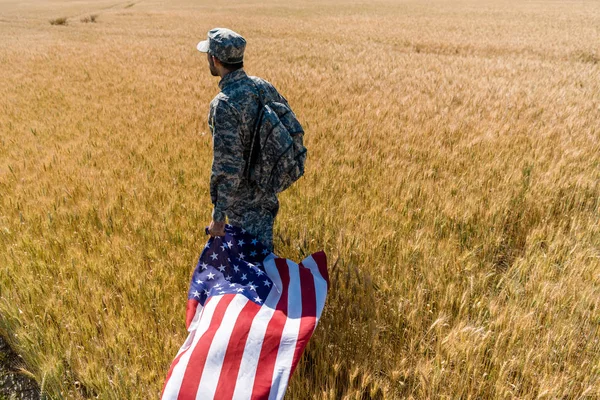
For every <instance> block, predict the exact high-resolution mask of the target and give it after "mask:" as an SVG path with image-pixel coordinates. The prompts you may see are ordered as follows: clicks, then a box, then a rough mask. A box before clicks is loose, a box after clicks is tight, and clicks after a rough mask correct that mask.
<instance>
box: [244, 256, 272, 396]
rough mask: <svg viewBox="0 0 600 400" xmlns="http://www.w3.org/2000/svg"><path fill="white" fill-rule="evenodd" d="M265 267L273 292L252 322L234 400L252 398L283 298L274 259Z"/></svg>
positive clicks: (266, 263) (270, 259) (268, 260)
mask: <svg viewBox="0 0 600 400" xmlns="http://www.w3.org/2000/svg"><path fill="white" fill-rule="evenodd" d="M263 265H264V267H265V271H266V272H267V276H268V277H269V278H270V279H271V280H272V281H273V286H272V287H271V291H270V292H269V295H268V296H267V299H266V300H265V302H264V304H263V306H262V307H261V308H260V310H259V311H258V313H257V314H256V315H255V316H254V320H253V321H252V325H251V327H250V332H249V333H248V340H247V341H246V347H245V348H244V355H243V356H242V362H241V364H240V371H239V373H238V377H237V380H236V382H235V385H236V386H235V391H234V392H233V399H234V400H247V399H250V397H251V396H252V389H253V387H254V378H255V377H256V368H257V365H258V358H259V357H260V351H261V349H262V344H263V340H264V338H265V332H266V331H267V326H268V325H269V321H270V320H271V318H272V317H273V314H274V313H275V308H276V307H277V303H278V302H279V298H280V297H281V286H282V285H281V277H280V276H279V272H277V266H276V265H275V259H274V257H271V256H269V257H267V258H266V259H265V261H264V263H263ZM232 384H233V382H232Z"/></svg>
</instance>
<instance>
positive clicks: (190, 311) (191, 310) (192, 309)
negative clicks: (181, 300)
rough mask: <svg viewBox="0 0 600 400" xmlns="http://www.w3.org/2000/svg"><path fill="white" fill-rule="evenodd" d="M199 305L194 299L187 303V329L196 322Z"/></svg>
mask: <svg viewBox="0 0 600 400" xmlns="http://www.w3.org/2000/svg"><path fill="white" fill-rule="evenodd" d="M198 304H199V303H198V301H197V300H194V299H190V300H188V301H187V306H186V310H185V329H188V328H189V327H190V324H191V323H192V321H193V320H194V316H195V315H196V309H197V308H198Z"/></svg>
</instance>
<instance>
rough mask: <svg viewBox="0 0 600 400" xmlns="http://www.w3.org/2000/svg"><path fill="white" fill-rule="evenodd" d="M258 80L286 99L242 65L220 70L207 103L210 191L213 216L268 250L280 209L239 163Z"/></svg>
mask: <svg viewBox="0 0 600 400" xmlns="http://www.w3.org/2000/svg"><path fill="white" fill-rule="evenodd" d="M253 81H255V82H259V83H260V84H261V87H262V88H264V89H265V91H264V92H263V96H265V97H267V99H269V100H271V101H277V102H281V103H284V104H286V105H287V101H286V99H285V98H284V97H283V96H281V95H280V94H279V93H278V92H277V90H276V89H275V88H274V87H273V85H271V84H270V83H269V82H267V81H265V80H263V79H260V78H257V77H249V76H248V75H246V73H245V72H244V70H242V69H239V70H237V71H233V72H230V73H229V74H227V75H225V76H224V77H223V79H221V82H219V87H220V88H221V92H220V93H219V94H218V95H217V96H216V97H215V98H214V99H213V100H212V102H211V103H210V111H209V114H208V124H209V126H210V131H211V133H212V135H213V164H212V171H211V176H210V196H211V200H212V203H213V205H214V209H213V219H214V220H215V221H217V222H220V221H224V220H225V216H227V217H228V218H229V223H230V224H232V225H237V226H240V227H242V228H244V229H246V230H247V231H249V232H250V233H252V234H253V235H256V236H257V237H258V238H259V239H260V240H261V241H262V242H263V244H265V245H266V246H268V247H269V248H270V249H271V250H272V246H273V222H274V220H275V217H276V216H277V212H278V210H279V201H278V199H277V195H276V194H275V193H274V192H267V191H264V190H262V189H261V188H259V187H258V186H257V185H256V184H255V183H251V182H249V181H248V180H247V179H245V178H244V174H243V171H244V166H245V164H246V160H247V159H248V157H249V153H250V139H251V136H252V131H253V130H254V124H255V122H256V118H257V117H258V113H259V107H260V106H259V104H260V102H259V97H258V96H259V93H258V90H257V88H256V85H255V84H254V83H253Z"/></svg>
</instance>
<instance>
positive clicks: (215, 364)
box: [196, 294, 249, 400]
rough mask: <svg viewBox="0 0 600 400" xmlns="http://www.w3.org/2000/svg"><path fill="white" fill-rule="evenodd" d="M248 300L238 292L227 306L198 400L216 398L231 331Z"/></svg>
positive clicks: (211, 350)
mask: <svg viewBox="0 0 600 400" xmlns="http://www.w3.org/2000/svg"><path fill="white" fill-rule="evenodd" d="M248 301H249V300H248V298H247V297H246V296H243V295H241V294H236V295H235V297H234V298H233V300H232V301H231V303H229V306H227V310H226V311H225V314H224V315H223V321H222V322H221V326H219V328H218V329H217V331H216V332H215V336H214V338H213V341H212V343H211V344H210V349H209V350H208V354H207V356H206V364H205V365H204V369H203V371H202V377H201V379H200V385H199V386H198V392H197V393H196V400H204V399H212V398H214V396H215V392H216V390H217V384H218V383H219V375H221V369H222V368H223V360H224V359H225V353H226V352H227V346H228V344H229V338H230V337H231V333H232V332H233V328H234V327H235V323H236V322H237V319H238V316H239V315H240V312H241V311H242V309H243V308H244V306H245V305H246V303H247V302H248Z"/></svg>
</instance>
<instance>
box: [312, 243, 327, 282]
mask: <svg viewBox="0 0 600 400" xmlns="http://www.w3.org/2000/svg"><path fill="white" fill-rule="evenodd" d="M312 258H313V260H315V262H316V263H317V267H319V272H320V273H321V275H322V276H323V278H325V280H326V281H327V286H329V273H328V272H327V256H326V255H325V252H324V251H319V252H316V253H314V254H313V255H312Z"/></svg>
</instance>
